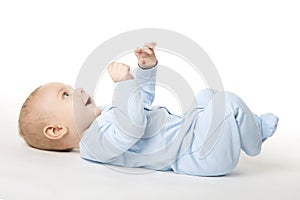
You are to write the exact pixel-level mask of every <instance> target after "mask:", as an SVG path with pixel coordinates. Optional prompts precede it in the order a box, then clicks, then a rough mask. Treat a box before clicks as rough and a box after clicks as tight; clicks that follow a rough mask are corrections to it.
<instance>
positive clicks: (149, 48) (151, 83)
mask: <svg viewBox="0 0 300 200" xmlns="http://www.w3.org/2000/svg"><path fill="white" fill-rule="evenodd" d="M155 45H156V43H155V42H151V43H146V44H145V45H144V47H142V48H136V49H135V51H134V53H135V55H136V57H137V59H138V65H139V67H138V69H137V73H136V81H137V83H138V85H139V86H140V87H141V92H142V97H143V101H144V106H145V107H146V108H149V107H151V104H152V102H153V100H154V96H155V82H156V72H157V67H156V66H157V59H156V56H155V53H154V47H155Z"/></svg>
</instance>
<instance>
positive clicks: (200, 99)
mask: <svg viewBox="0 0 300 200" xmlns="http://www.w3.org/2000/svg"><path fill="white" fill-rule="evenodd" d="M217 93H218V91H217V90H214V89H209V88H206V89H203V90H201V91H200V92H199V93H198V94H197V96H196V101H197V105H200V106H202V107H206V106H207V104H208V103H209V102H210V101H211V100H212V98H213V97H214V95H215V94H217Z"/></svg>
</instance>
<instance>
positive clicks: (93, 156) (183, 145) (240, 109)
mask: <svg viewBox="0 0 300 200" xmlns="http://www.w3.org/2000/svg"><path fill="white" fill-rule="evenodd" d="M155 45H156V43H154V42H152V43H147V44H145V45H144V46H143V47H142V48H137V49H135V55H136V56H137V59H138V66H139V67H138V69H137V72H136V76H135V78H134V77H133V76H132V75H131V74H130V67H129V66H127V65H125V64H122V63H116V62H114V63H112V64H110V65H109V66H108V72H109V74H110V76H111V78H112V80H113V81H114V82H116V83H117V84H116V87H115V90H114V94H113V98H112V104H111V105H108V106H100V107H97V106H96V104H95V103H94V101H93V99H91V97H90V96H89V95H88V94H86V93H85V91H84V90H83V89H81V88H79V89H73V88H72V87H70V86H68V85H65V84H62V83H49V84H46V85H43V86H41V87H39V88H37V89H36V90H35V91H33V92H32V93H31V94H30V96H29V97H28V98H27V99H26V101H25V103H24V105H23V106H22V108H21V111H20V116H19V130H20V135H21V136H22V137H23V138H24V140H25V141H26V143H27V144H29V145H30V146H32V147H34V148H38V149H42V150H57V151H70V150H72V149H73V148H80V154H81V157H82V158H84V159H86V160H90V161H95V162H99V163H107V164H111V165H117V166H124V167H144V168H148V169H154V170H162V171H174V172H175V173H179V174H189V175H198V176H220V175H225V174H228V173H230V172H232V171H233V170H234V168H235V167H236V165H237V163H238V160H239V156H240V151H241V150H243V151H244V152H245V153H246V154H247V155H249V156H256V155H258V154H259V153H260V151H261V146H262V143H263V142H264V141H265V140H266V139H267V138H268V137H270V136H272V135H273V133H274V132H275V130H276V127H277V123H278V118H277V117H276V116H275V115H273V114H271V113H268V114H263V115H261V116H260V117H259V116H257V115H255V114H254V113H252V112H251V111H250V110H249V108H248V107H247V106H246V104H245V103H244V102H243V101H242V100H241V99H240V98H239V97H238V96H237V95H235V94H233V93H230V92H218V91H215V90H211V89H206V90H203V91H201V92H200V93H199V94H198V95H197V96H196V99H195V102H196V103H195V105H194V106H192V107H191V109H190V110H188V111H187V112H186V113H184V114H183V116H177V115H174V114H172V113H171V112H169V111H168V110H167V108H165V107H163V106H152V102H153V100H154V94H155V80H156V73H157V67H158V66H157V59H156V56H155V53H154V47H155ZM215 105H221V107H220V108H221V109H224V112H223V114H222V115H217V114H216V110H215V109H216V106H215Z"/></svg>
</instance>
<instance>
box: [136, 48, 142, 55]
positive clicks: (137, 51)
mask: <svg viewBox="0 0 300 200" xmlns="http://www.w3.org/2000/svg"><path fill="white" fill-rule="evenodd" d="M142 51H143V49H142V48H139V47H138V48H136V49H135V50H134V54H135V55H136V56H139V55H140V54H141V53H142Z"/></svg>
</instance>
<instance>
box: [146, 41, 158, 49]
mask: <svg viewBox="0 0 300 200" xmlns="http://www.w3.org/2000/svg"><path fill="white" fill-rule="evenodd" d="M156 44H157V43H156V42H150V43H146V44H145V45H144V46H145V47H148V48H149V49H154V47H155V46H156Z"/></svg>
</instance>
